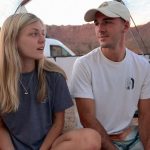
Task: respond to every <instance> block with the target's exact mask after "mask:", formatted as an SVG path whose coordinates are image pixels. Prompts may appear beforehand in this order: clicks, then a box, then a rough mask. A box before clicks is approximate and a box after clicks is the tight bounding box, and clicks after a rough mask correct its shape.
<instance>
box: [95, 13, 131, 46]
mask: <svg viewBox="0 0 150 150" xmlns="http://www.w3.org/2000/svg"><path fill="white" fill-rule="evenodd" d="M94 23H95V32H96V36H97V38H98V41H99V43H100V46H101V47H102V48H114V47H115V46H116V45H117V44H119V43H120V42H122V40H123V38H124V33H125V32H127V31H128V28H129V23H128V22H126V21H124V20H122V19H121V18H110V17H107V16H105V15H103V14H101V13H99V12H98V13H96V15H95V21H94ZM127 24H128V25H127Z"/></svg>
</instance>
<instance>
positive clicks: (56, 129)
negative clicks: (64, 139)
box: [40, 112, 64, 150]
mask: <svg viewBox="0 0 150 150" xmlns="http://www.w3.org/2000/svg"><path fill="white" fill-rule="evenodd" d="M63 127H64V112H57V113H55V114H54V123H53V125H52V128H51V129H50V130H49V132H48V134H47V136H46V138H45V139H44V142H43V143H42V145H41V148H40V150H47V149H50V148H51V146H52V144H53V142H54V141H55V140H56V138H57V137H58V136H59V135H60V134H61V133H62V130H63Z"/></svg>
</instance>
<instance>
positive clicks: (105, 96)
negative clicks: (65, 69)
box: [70, 48, 150, 134]
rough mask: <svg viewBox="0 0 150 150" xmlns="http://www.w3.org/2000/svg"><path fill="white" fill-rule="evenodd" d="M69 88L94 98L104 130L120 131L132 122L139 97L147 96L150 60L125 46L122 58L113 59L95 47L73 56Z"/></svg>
mask: <svg viewBox="0 0 150 150" xmlns="http://www.w3.org/2000/svg"><path fill="white" fill-rule="evenodd" d="M70 92H71V95H72V97H74V98H75V97H80V98H91V99H93V100H95V102H96V117H97V119H98V120H99V121H100V122H101V124H102V125H103V127H104V128H105V129H106V131H107V133H108V134H112V133H117V132H120V131H121V130H123V129H125V128H127V127H128V126H129V124H130V123H131V120H132V118H133V115H134V113H135V111H136V110H137V104H138V101H139V99H147V98H150V64H149V63H148V61H147V60H146V59H145V58H144V57H143V56H139V55H137V54H135V53H134V52H132V51H130V50H128V49H126V56H125V58H124V59H123V60H122V61H121V62H113V61H111V60H109V59H107V58H106V57H105V56H104V55H103V53H102V51H101V50H100V48H96V49H94V50H93V51H91V52H90V53H88V54H86V55H84V56H82V57H80V58H78V59H77V60H76V62H75V64H74V67H73V72H72V80H71V87H70Z"/></svg>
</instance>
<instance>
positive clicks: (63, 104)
mask: <svg viewBox="0 0 150 150" xmlns="http://www.w3.org/2000/svg"><path fill="white" fill-rule="evenodd" d="M72 105H73V102H72V98H71V96H70V93H69V89H68V86H67V83H66V80H65V78H64V77H63V76H62V75H61V74H58V76H57V78H56V84H55V94H54V107H53V108H54V112H60V111H64V110H65V109H67V108H69V107H71V106H72Z"/></svg>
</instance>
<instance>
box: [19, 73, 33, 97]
mask: <svg viewBox="0 0 150 150" xmlns="http://www.w3.org/2000/svg"><path fill="white" fill-rule="evenodd" d="M33 75H34V72H33V73H32V75H31V77H30V79H29V81H28V84H27V87H25V85H24V84H23V83H22V81H21V79H19V82H20V84H21V86H22V88H23V89H24V94H25V95H28V94H29V92H28V90H29V86H30V82H31V80H32V78H33Z"/></svg>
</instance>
